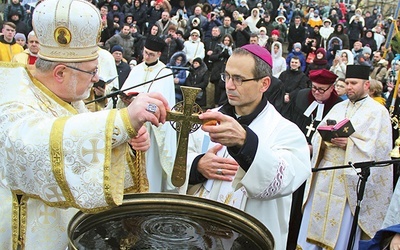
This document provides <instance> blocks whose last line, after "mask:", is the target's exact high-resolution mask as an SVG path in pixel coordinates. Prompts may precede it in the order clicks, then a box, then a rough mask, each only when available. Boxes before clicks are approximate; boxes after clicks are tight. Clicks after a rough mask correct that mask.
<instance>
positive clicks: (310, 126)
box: [306, 122, 315, 137]
mask: <svg viewBox="0 0 400 250" xmlns="http://www.w3.org/2000/svg"><path fill="white" fill-rule="evenodd" d="M306 129H307V134H306V137H310V135H311V131H315V128H314V123H313V122H312V123H310V125H309V126H306Z"/></svg>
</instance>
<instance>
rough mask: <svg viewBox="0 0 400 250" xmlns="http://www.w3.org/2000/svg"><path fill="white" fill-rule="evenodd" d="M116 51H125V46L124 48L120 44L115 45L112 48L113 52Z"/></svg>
mask: <svg viewBox="0 0 400 250" xmlns="http://www.w3.org/2000/svg"><path fill="white" fill-rule="evenodd" d="M115 51H119V52H121V53H124V48H122V47H121V46H120V45H118V44H117V45H114V46H113V47H112V49H111V54H112V53H114V52H115Z"/></svg>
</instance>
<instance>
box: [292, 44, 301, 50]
mask: <svg viewBox="0 0 400 250" xmlns="http://www.w3.org/2000/svg"><path fill="white" fill-rule="evenodd" d="M296 48H299V49H301V43H295V44H293V49H296Z"/></svg>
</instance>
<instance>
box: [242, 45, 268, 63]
mask: <svg viewBox="0 0 400 250" xmlns="http://www.w3.org/2000/svg"><path fill="white" fill-rule="evenodd" d="M241 48H243V49H245V50H247V51H248V52H250V53H252V54H253V55H255V56H257V57H258V58H260V59H261V60H263V61H264V62H266V63H267V64H268V65H269V66H270V67H271V68H272V57H271V54H270V53H269V51H268V50H267V49H265V48H263V47H261V46H260V45H258V44H246V45H244V46H242V47H241Z"/></svg>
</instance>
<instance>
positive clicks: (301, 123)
mask: <svg viewBox="0 0 400 250" xmlns="http://www.w3.org/2000/svg"><path fill="white" fill-rule="evenodd" d="M313 101H315V98H314V96H313V95H312V93H311V89H309V88H306V89H302V90H300V91H299V92H298V93H297V96H296V99H295V102H294V105H292V112H290V113H291V116H290V117H289V120H291V121H292V122H293V123H295V124H296V125H297V126H298V127H299V128H300V130H301V131H302V132H303V134H304V135H305V136H306V135H307V133H308V131H309V127H310V125H311V124H312V127H313V128H314V129H315V130H311V132H310V133H309V135H308V136H306V139H307V142H308V144H310V145H311V138H312V136H313V134H314V133H315V131H316V128H317V127H318V125H319V123H320V121H317V120H315V117H316V115H317V109H315V110H314V111H313V112H312V113H311V115H310V116H309V117H307V116H305V115H304V112H305V111H306V109H307V108H308V107H309V106H310V104H311V103H312V102H313ZM341 101H343V99H342V98H340V97H339V96H338V95H337V93H336V91H335V90H334V91H332V94H331V96H330V97H329V99H328V100H326V101H325V102H324V104H325V106H324V112H323V115H322V118H323V117H325V116H326V114H328V112H329V110H331V109H332V107H333V106H335V104H337V103H339V102H341ZM328 118H329V117H328Z"/></svg>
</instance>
